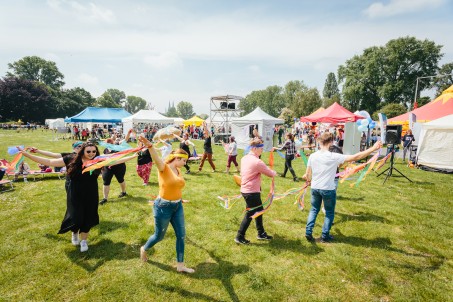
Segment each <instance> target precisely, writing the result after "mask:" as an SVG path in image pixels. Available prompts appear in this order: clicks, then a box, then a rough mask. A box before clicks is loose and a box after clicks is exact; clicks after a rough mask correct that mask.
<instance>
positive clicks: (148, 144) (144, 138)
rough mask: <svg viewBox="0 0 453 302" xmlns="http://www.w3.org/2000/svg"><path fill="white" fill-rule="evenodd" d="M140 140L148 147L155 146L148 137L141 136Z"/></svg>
mask: <svg viewBox="0 0 453 302" xmlns="http://www.w3.org/2000/svg"><path fill="white" fill-rule="evenodd" d="M138 140H139V141H140V142H141V143H142V144H143V145H144V146H145V147H147V148H151V147H152V146H153V144H152V143H151V142H150V141H149V140H148V139H147V138H146V137H143V136H139V137H138Z"/></svg>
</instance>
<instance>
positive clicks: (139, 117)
mask: <svg viewBox="0 0 453 302" xmlns="http://www.w3.org/2000/svg"><path fill="white" fill-rule="evenodd" d="M121 121H122V122H123V132H124V133H127V132H128V131H129V129H132V128H133V126H134V125H135V124H139V123H144V124H156V123H157V124H164V125H169V124H173V123H174V119H173V118H170V117H166V116H163V115H162V114H160V113H159V112H157V111H155V110H140V111H138V112H137V113H135V114H133V115H131V116H128V117H125V118H123V119H121Z"/></svg>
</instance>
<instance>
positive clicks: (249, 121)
mask: <svg viewBox="0 0 453 302" xmlns="http://www.w3.org/2000/svg"><path fill="white" fill-rule="evenodd" d="M284 122H285V121H284V120H282V119H279V118H275V117H273V116H271V115H269V114H267V113H266V112H264V111H263V110H262V109H261V108H260V107H257V108H256V109H255V110H253V111H252V112H250V113H249V114H247V115H245V116H243V117H239V118H234V119H232V120H231V135H232V136H234V137H235V138H236V143H237V146H238V148H239V149H245V148H246V147H247V146H248V145H249V143H250V138H251V131H253V126H255V125H257V126H258V133H259V135H260V136H262V137H263V141H264V151H270V150H271V149H272V147H273V136H274V127H275V125H279V124H283V123H284Z"/></svg>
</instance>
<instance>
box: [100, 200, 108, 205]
mask: <svg viewBox="0 0 453 302" xmlns="http://www.w3.org/2000/svg"><path fill="white" fill-rule="evenodd" d="M106 202H107V198H102V199H101V201H99V204H100V205H103V204H104V203H106Z"/></svg>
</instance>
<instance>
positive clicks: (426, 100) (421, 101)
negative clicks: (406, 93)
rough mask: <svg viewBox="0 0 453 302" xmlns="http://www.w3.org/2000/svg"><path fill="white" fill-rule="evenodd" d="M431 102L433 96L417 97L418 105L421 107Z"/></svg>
mask: <svg viewBox="0 0 453 302" xmlns="http://www.w3.org/2000/svg"><path fill="white" fill-rule="evenodd" d="M429 102H431V98H430V97H429V96H423V97H421V98H419V99H417V105H418V107H419V108H420V107H421V106H424V105H426V104H428V103H429Z"/></svg>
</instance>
